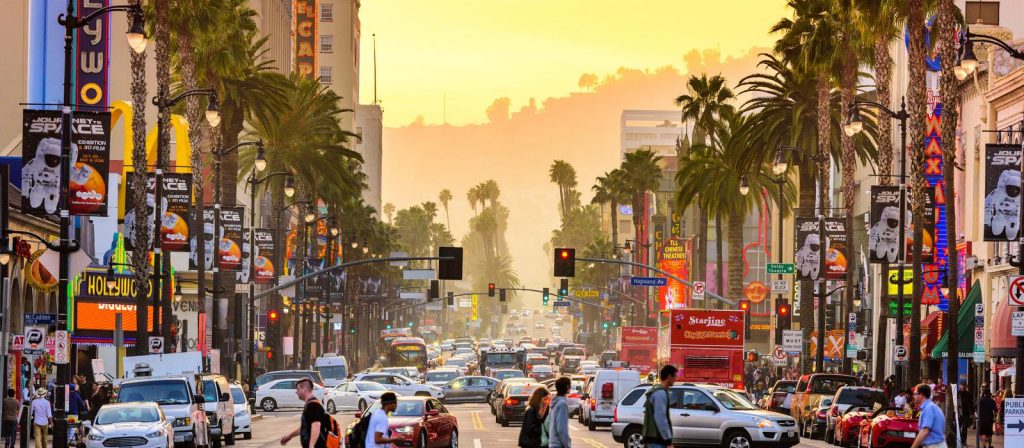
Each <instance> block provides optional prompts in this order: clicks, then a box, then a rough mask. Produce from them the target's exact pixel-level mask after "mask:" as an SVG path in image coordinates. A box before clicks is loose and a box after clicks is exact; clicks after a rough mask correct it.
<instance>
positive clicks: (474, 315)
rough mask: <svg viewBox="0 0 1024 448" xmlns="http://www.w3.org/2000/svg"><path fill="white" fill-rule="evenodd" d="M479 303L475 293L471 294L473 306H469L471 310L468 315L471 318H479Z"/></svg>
mask: <svg viewBox="0 0 1024 448" xmlns="http://www.w3.org/2000/svg"><path fill="white" fill-rule="evenodd" d="M479 304H480V298H479V297H478V296H477V295H476V294H473V307H472V308H471V310H472V311H471V312H470V314H471V315H470V317H469V318H470V319H471V320H480V306H479Z"/></svg>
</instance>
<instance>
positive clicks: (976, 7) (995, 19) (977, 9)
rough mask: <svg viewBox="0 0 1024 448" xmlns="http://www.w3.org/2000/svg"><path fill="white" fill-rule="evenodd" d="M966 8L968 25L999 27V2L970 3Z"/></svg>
mask: <svg viewBox="0 0 1024 448" xmlns="http://www.w3.org/2000/svg"><path fill="white" fill-rule="evenodd" d="M966 6H967V8H965V10H964V15H965V16H966V17H967V23H968V24H971V25H974V24H985V25H999V2H992V1H988V2H983V1H973V2H972V1H968V2H967V5H966Z"/></svg>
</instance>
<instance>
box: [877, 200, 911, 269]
mask: <svg viewBox="0 0 1024 448" xmlns="http://www.w3.org/2000/svg"><path fill="white" fill-rule="evenodd" d="M910 216H911V215H910V208H909V207H908V208H907V209H906V213H904V220H903V222H910V221H911V217H910ZM869 219H870V223H869V226H870V227H869V230H868V253H869V260H870V262H871V263H895V262H897V261H898V260H900V259H901V258H902V257H901V255H902V254H900V253H899V251H900V249H901V248H902V247H903V246H902V245H900V243H899V233H900V227H899V226H900V221H901V220H900V187H899V186H895V185H872V186H871V216H870V218H869ZM909 233H910V232H909V231H905V232H904V235H905V236H906V235H907V234H909Z"/></svg>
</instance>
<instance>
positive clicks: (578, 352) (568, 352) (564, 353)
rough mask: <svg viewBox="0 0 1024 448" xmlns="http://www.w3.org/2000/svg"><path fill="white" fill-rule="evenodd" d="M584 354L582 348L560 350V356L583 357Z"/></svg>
mask: <svg viewBox="0 0 1024 448" xmlns="http://www.w3.org/2000/svg"><path fill="white" fill-rule="evenodd" d="M584 354H585V353H584V352H583V349H582V348H567V349H565V350H562V356H583V355H584Z"/></svg>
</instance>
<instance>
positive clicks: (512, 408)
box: [494, 383, 543, 426]
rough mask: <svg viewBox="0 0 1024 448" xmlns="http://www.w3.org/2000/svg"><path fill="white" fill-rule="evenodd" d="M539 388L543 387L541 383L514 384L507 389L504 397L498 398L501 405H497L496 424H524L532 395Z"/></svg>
mask: <svg viewBox="0 0 1024 448" xmlns="http://www.w3.org/2000/svg"><path fill="white" fill-rule="evenodd" d="M539 387H543V386H542V385H541V384H540V383H533V384H513V385H510V386H508V387H506V388H505V390H504V395H501V396H499V397H498V401H500V403H495V409H496V410H497V412H496V413H495V414H494V422H495V423H499V424H501V426H508V425H509V423H511V422H522V421H523V415H524V414H525V413H526V405H527V402H529V400H530V394H532V393H533V391H535V390H537V388H539Z"/></svg>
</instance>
